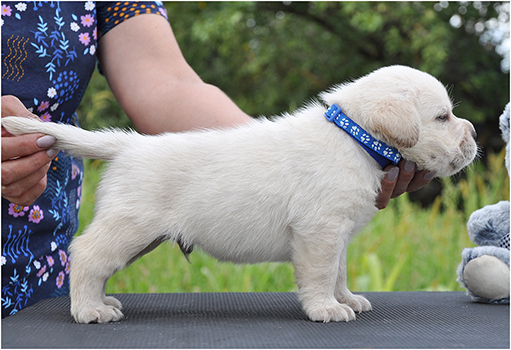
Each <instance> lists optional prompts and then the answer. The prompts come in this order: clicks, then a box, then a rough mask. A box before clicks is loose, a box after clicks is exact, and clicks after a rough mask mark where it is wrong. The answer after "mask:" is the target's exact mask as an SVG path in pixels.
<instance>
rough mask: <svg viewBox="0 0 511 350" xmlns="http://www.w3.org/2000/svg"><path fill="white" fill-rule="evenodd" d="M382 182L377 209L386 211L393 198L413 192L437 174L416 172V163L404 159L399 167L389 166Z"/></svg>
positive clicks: (377, 199) (422, 171) (423, 171)
mask: <svg viewBox="0 0 511 350" xmlns="http://www.w3.org/2000/svg"><path fill="white" fill-rule="evenodd" d="M383 171H385V172H386V174H385V176H384V177H383V180H382V182H381V191H380V193H379V194H378V197H377V198H376V208H378V209H384V208H386V207H387V204H389V201H390V199H391V198H396V197H398V196H400V195H402V194H403V193H405V192H413V191H417V190H418V189H420V188H422V187H423V186H424V185H427V184H428V183H430V182H431V180H432V179H433V177H434V176H435V174H432V173H430V172H427V171H425V170H421V171H416V165H415V163H414V162H410V161H407V160H404V159H402V160H401V161H400V162H399V164H398V165H397V166H395V165H388V166H386V167H385V169H383Z"/></svg>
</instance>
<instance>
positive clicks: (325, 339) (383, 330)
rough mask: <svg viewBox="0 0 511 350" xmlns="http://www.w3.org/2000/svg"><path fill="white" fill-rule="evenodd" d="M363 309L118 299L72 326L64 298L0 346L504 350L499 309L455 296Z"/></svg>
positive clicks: (38, 310)
mask: <svg viewBox="0 0 511 350" xmlns="http://www.w3.org/2000/svg"><path fill="white" fill-rule="evenodd" d="M363 294H364V295H365V296H366V297H367V298H368V299H369V300H370V301H371V303H372V305H373V311H371V312H365V313H362V314H357V320H356V321H352V322H348V323H346V322H338V323H337V322H331V323H325V324H324V323H319V322H311V321H309V320H308V319H307V317H306V316H305V314H304V313H303V311H302V309H301V307H300V304H299V303H298V300H297V298H296V295H295V294H294V293H196V294H194V293H183V294H118V295H115V296H116V297H117V298H118V299H119V300H120V301H121V302H122V303H123V305H124V315H125V318H124V319H122V320H121V321H119V322H114V323H109V324H89V325H84V324H76V323H74V321H73V318H72V317H71V315H70V313H69V304H70V301H69V298H68V297H64V298H56V299H49V300H44V301H42V302H39V303H37V304H36V305H33V306H31V307H29V308H26V309H24V310H22V311H20V312H18V313H17V314H15V315H13V316H9V317H7V318H5V319H3V320H2V348H53V349H56V348H506V349H509V345H510V344H509V305H487V304H478V303H474V302H472V301H471V300H470V298H469V297H468V296H466V295H465V293H463V292H391V293H363Z"/></svg>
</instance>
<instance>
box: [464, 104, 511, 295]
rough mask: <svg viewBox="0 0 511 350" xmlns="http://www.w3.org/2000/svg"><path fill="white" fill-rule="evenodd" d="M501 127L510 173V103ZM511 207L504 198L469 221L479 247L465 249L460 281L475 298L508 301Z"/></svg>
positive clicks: (501, 121)
mask: <svg viewBox="0 0 511 350" xmlns="http://www.w3.org/2000/svg"><path fill="white" fill-rule="evenodd" d="M500 130H501V131H502V138H503V139H504V141H505V142H506V144H507V145H506V167H507V171H508V173H509V167H510V164H509V104H508V105H507V106H506V108H505V110H504V113H503V114H502V115H501V116H500ZM509 210H510V208H509V202H508V201H502V202H499V203H497V204H493V205H487V206H485V207H484V208H481V209H479V210H476V211H475V212H473V213H472V215H470V218H469V220H468V223H467V230H468V236H469V237H470V240H471V241H472V242H473V243H475V244H477V245H478V247H475V248H466V249H464V250H463V252H462V254H461V257H462V262H461V264H460V265H459V267H458V271H457V274H458V279H457V281H458V282H459V283H460V285H461V286H462V287H463V288H465V289H466V290H467V293H468V294H469V295H470V296H471V297H472V299H473V300H475V301H478V302H483V303H490V304H509V230H510V229H509Z"/></svg>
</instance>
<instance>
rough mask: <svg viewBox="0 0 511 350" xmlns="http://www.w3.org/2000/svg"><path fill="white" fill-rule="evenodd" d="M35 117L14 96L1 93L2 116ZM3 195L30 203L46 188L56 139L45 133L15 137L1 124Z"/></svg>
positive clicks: (13, 199) (16, 200) (15, 200)
mask: <svg viewBox="0 0 511 350" xmlns="http://www.w3.org/2000/svg"><path fill="white" fill-rule="evenodd" d="M8 116H20V117H27V118H36V119H38V120H40V119H39V118H38V117H37V116H36V115H34V114H32V113H30V112H29V111H28V110H27V109H26V108H25V106H24V105H23V103H22V102H21V101H20V100H19V99H18V98H16V97H14V96H2V118H4V117H8ZM1 143H2V197H4V198H5V199H7V200H9V201H10V202H12V203H15V204H18V205H23V206H28V205H31V204H32V203H34V201H35V200H36V199H37V198H38V197H39V196H40V195H41V194H42V193H43V192H44V190H45V189H46V173H47V171H48V169H49V168H50V163H51V161H52V159H53V158H54V157H55V156H56V155H57V153H58V150H55V149H52V148H50V147H51V146H52V145H53V143H55V138H53V137H52V136H48V135H42V134H27V135H21V136H14V135H11V134H9V133H8V132H7V131H6V130H5V129H4V128H3V127H2V139H1Z"/></svg>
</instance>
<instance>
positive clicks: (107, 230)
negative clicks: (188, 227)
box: [70, 220, 161, 323]
mask: <svg viewBox="0 0 511 350" xmlns="http://www.w3.org/2000/svg"><path fill="white" fill-rule="evenodd" d="M106 221H107V220H95V221H93V223H92V224H91V225H90V226H89V227H88V228H87V229H86V231H85V232H84V234H83V235H81V236H79V237H76V238H75V239H74V240H73V242H72V243H71V246H70V254H71V272H70V283H71V314H72V315H73V317H74V318H75V320H76V322H78V323H106V322H110V321H118V320H120V319H121V318H122V317H123V314H122V312H121V309H122V305H121V303H120V302H119V301H118V300H117V299H115V298H114V297H107V296H105V287H106V282H107V281H108V279H109V278H110V277H111V276H112V275H113V274H114V273H115V272H116V271H118V270H121V269H122V268H124V267H125V266H126V265H128V264H129V263H130V262H132V261H133V259H134V258H135V257H137V256H138V255H139V254H140V253H141V252H143V251H144V249H145V248H147V247H148V246H150V245H151V244H150V243H151V242H147V239H149V240H150V238H146V237H144V236H143V235H140V234H138V235H137V230H136V228H135V227H132V226H131V227H129V226H128V225H122V224H119V222H116V223H113V222H109V223H107V222H106ZM160 242H161V241H160Z"/></svg>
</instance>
